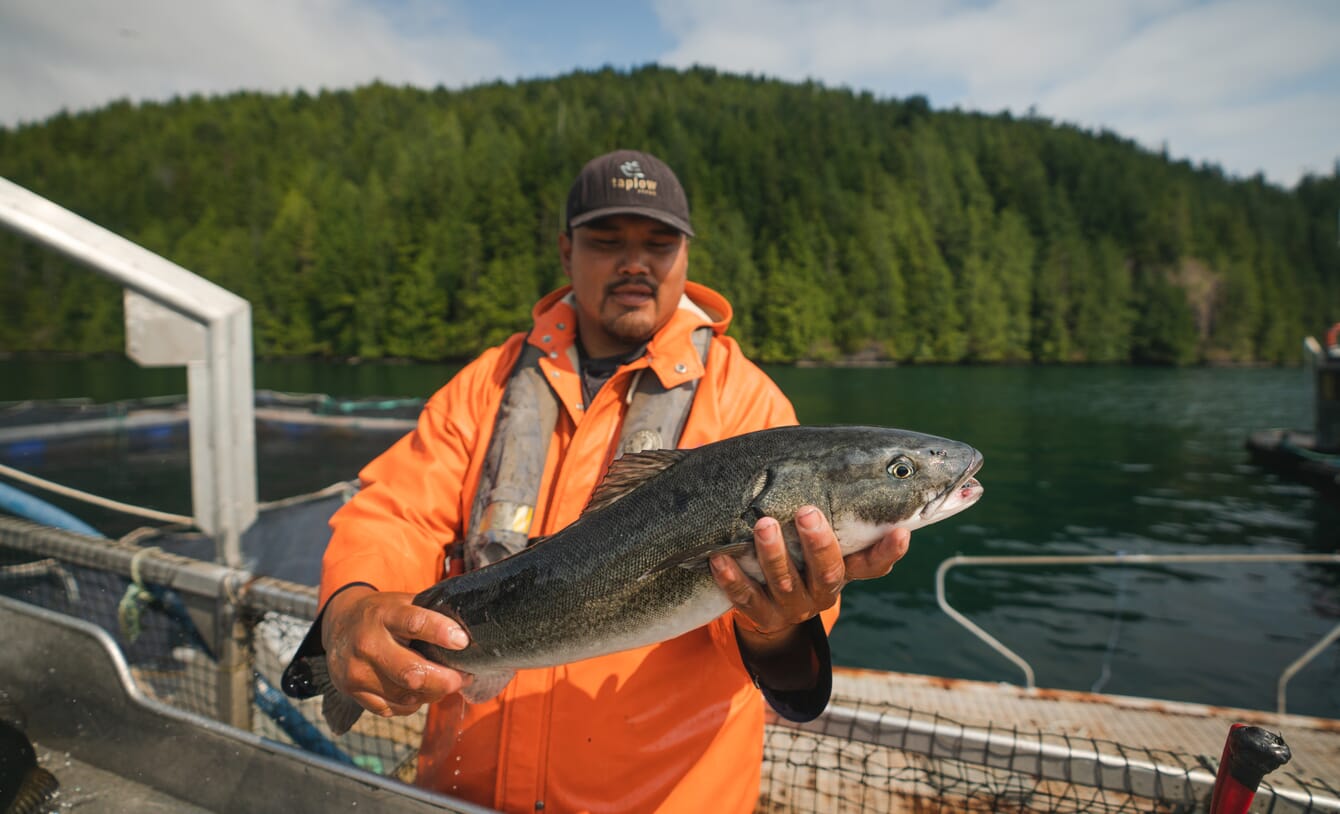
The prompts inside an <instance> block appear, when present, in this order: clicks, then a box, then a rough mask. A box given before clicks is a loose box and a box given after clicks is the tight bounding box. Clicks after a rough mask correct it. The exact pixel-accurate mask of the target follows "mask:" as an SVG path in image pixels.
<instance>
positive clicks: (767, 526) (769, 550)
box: [754, 517, 801, 604]
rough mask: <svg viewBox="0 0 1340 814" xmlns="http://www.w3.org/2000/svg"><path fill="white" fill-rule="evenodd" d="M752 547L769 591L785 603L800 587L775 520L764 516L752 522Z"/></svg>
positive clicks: (780, 601)
mask: <svg viewBox="0 0 1340 814" xmlns="http://www.w3.org/2000/svg"><path fill="white" fill-rule="evenodd" d="M754 548H755V553H756V554H757V555H758V564H759V566H760V567H761V568H762V569H763V578H764V580H766V581H767V583H768V590H769V592H771V593H772V596H773V599H775V600H776V601H778V602H779V603H782V604H786V603H787V601H788V599H789V597H790V595H791V594H792V593H794V592H795V591H796V590H798V589H799V588H800V587H801V585H800V573H799V572H798V571H797V570H796V567H795V564H794V563H792V562H791V555H790V554H788V553H787V551H786V540H784V539H783V538H782V527H781V526H780V525H778V524H777V521H776V520H774V519H773V518H771V517H764V518H762V519H760V520H759V521H758V522H757V523H755V524H754Z"/></svg>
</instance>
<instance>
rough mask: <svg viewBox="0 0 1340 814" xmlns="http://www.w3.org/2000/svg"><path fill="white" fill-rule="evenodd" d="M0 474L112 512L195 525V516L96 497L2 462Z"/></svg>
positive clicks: (164, 521)
mask: <svg viewBox="0 0 1340 814" xmlns="http://www.w3.org/2000/svg"><path fill="white" fill-rule="evenodd" d="M0 475H5V476H6V477H10V478H13V479H14V480H16V481H20V482H22V483H26V484H28V485H29V486H36V487H37V488H39V489H45V490H47V491H48V492H54V493H56V494H58V495H62V496H64V497H69V498H74V499H75V500H82V501H84V502H85V503H91V504H92V505H94V506H101V507H102V508H104V509H111V510H112V511H114V512H121V513H123V514H133V515H136V516H138V517H145V518H148V519H150V520H158V521H161V522H163V523H180V524H182V525H186V526H194V525H195V518H193V517H187V516H186V515H181V514H169V513H168V512H160V511H157V510H156V509H146V508H144V507H142V506H132V505H130V504H129V503H121V502H119V501H115V500H108V499H107V498H105V497H98V496H97V495H92V494H89V493H88V492H81V491H79V490H78V489H71V488H70V487H69V486H61V485H60V484H59V483H52V482H51V481H49V480H45V479H43V478H39V477H37V476H36V475H29V474H28V473H27V472H22V471H20V470H18V469H12V468H10V467H8V466H5V465H4V464H0Z"/></svg>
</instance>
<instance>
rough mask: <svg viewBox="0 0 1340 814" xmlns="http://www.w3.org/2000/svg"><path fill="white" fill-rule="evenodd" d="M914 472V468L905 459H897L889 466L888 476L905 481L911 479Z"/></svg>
mask: <svg viewBox="0 0 1340 814" xmlns="http://www.w3.org/2000/svg"><path fill="white" fill-rule="evenodd" d="M916 471H917V470H916V467H914V466H912V464H911V463H910V462H909V461H908V460H907V459H906V458H899V459H897V460H896V461H894V462H893V463H891V464H889V474H890V475H892V476H894V477H895V478H897V479H898V480H906V479H907V478H910V477H912V475H913V474H914V473H915V472H916Z"/></svg>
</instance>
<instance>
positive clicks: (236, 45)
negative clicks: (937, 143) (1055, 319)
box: [0, 0, 1340, 184]
mask: <svg viewBox="0 0 1340 814" xmlns="http://www.w3.org/2000/svg"><path fill="white" fill-rule="evenodd" d="M641 1H642V2H644V3H649V4H651V6H652V8H653V9H654V11H655V14H656V16H657V17H658V18H659V20H660V22H661V25H662V27H663V29H664V32H665V33H666V34H668V37H669V39H670V40H671V41H672V42H674V43H675V45H674V46H673V47H672V48H671V49H670V50H669V51H668V52H666V53H659V54H658V53H654V52H648V53H646V54H645V57H644V58H640V59H639V61H640V62H650V61H660V62H662V63H663V64H668V65H678V66H688V65H691V64H704V65H711V66H714V67H717V68H719V69H721V70H726V71H734V72H742V73H745V72H748V73H756V74H757V73H762V74H766V75H768V76H775V77H779V78H783V79H791V80H802V79H817V80H820V81H822V82H824V83H826V84H829V85H832V86H839V85H846V86H850V87H854V88H860V89H869V90H872V91H875V92H876V93H880V94H884V95H891V96H909V95H913V94H921V95H925V96H927V97H928V98H929V99H930V100H931V102H932V104H933V105H935V106H936V107H941V108H944V107H961V108H964V109H967V110H980V111H984V112H988V113H993V112H996V111H1000V110H1011V111H1013V112H1015V113H1016V114H1022V113H1024V112H1026V111H1027V110H1028V109H1029V108H1030V107H1034V106H1035V107H1036V109H1037V111H1038V112H1039V113H1041V114H1042V115H1045V116H1049V117H1051V118H1054V119H1057V120H1060V121H1066V122H1071V123H1074V124H1078V125H1081V126H1083V127H1089V128H1094V129H1097V128H1106V129H1110V130H1113V131H1115V132H1117V133H1120V134H1122V135H1125V136H1128V137H1130V138H1134V139H1136V140H1138V141H1140V142H1141V143H1143V144H1145V145H1146V146H1148V147H1150V148H1152V149H1158V148H1159V147H1161V146H1162V145H1164V144H1167V146H1168V148H1169V150H1170V152H1171V154H1172V155H1173V156H1176V157H1189V158H1191V159H1192V160H1193V161H1195V162H1197V163H1200V162H1202V161H1205V162H1210V163H1216V164H1219V165H1221V166H1222V167H1224V169H1225V170H1227V171H1228V172H1230V173H1233V174H1237V175H1244V176H1245V175H1251V174H1253V173H1255V172H1257V171H1264V172H1265V173H1266V175H1267V177H1269V178H1271V179H1272V180H1274V181H1277V182H1279V183H1283V184H1292V183H1293V182H1294V181H1295V180H1297V178H1298V177H1299V175H1300V173H1301V172H1303V171H1305V170H1312V171H1315V172H1321V173H1329V172H1330V171H1331V169H1332V167H1333V165H1334V162H1335V160H1336V158H1337V156H1338V155H1340V138H1337V135H1336V134H1337V133H1340V48H1337V47H1336V46H1335V43H1337V42H1340V6H1337V4H1336V0H1277V1H1276V2H1274V3H1263V2H1259V0H1126V2H1085V0H1079V2H1076V1H1075V0H827V2H824V3H814V2H808V0H641ZM466 3H467V0H283V1H282V2H273V0H230V2H227V3H200V2H189V0H116V1H115V2H97V1H94V0H0V126H4V125H12V124H15V123H18V122H21V121H33V120H38V119H41V118H45V117H46V116H49V115H51V114H52V113H54V112H56V110H57V109H59V108H60V107H62V106H64V107H67V108H70V109H75V110H77V109H83V108H87V107H95V106H99V105H103V104H106V103H107V102H109V101H111V100H112V99H116V98H130V99H131V100H133V101H140V100H144V99H165V98H168V97H170V96H172V95H174V94H189V93H206V94H210V93H226V92H230V91H234V90H238V89H250V90H266V91H274V90H291V89H295V88H298V87H302V88H306V89H308V90H316V89H319V88H323V87H326V88H344V87H352V86H355V85H359V84H364V83H367V82H370V81H372V80H373V79H382V80H383V81H387V82H391V83H394V84H400V83H411V84H415V85H421V86H431V85H436V84H445V85H447V86H450V87H459V86H462V85H465V84H469V83H473V82H478V81H484V80H491V79H494V78H498V77H502V78H511V77H514V76H517V75H519V74H520V71H518V70H517V66H519V65H525V66H526V73H527V75H545V74H548V75H555V74H559V73H565V72H567V71H571V70H574V69H577V68H594V67H598V66H599V65H601V64H605V63H606V62H609V61H614V62H618V63H626V62H627V61H628V58H629V52H628V48H627V41H626V38H620V37H619V36H617V32H616V34H615V35H614V36H613V38H612V39H609V40H608V41H607V40H606V39H605V38H604V37H602V36H601V35H599V34H598V33H592V27H591V25H590V21H589V20H583V19H581V15H582V14H583V9H582V7H581V4H580V3H579V4H577V5H576V6H573V7H568V6H563V5H553V4H546V3H542V2H539V0H531V3H530V5H527V6H523V7H522V8H521V9H520V10H518V9H516V8H514V7H510V6H509V7H507V8H506V9H505V10H504V9H501V8H499V7H496V6H490V5H485V4H474V5H466ZM636 11H637V10H635V13H636ZM585 13H586V15H587V16H588V17H590V16H591V15H593V14H595V12H594V11H593V10H590V9H587V10H586V12H585ZM472 15H473V20H472ZM518 15H522V16H524V18H525V20H526V21H527V23H528V25H526V26H522V28H524V29H525V30H526V31H528V32H530V33H529V34H523V33H517V31H518V26H517V24H516V18H517V16H518ZM607 16H608V10H607V9H606V10H604V11H603V12H602V18H604V17H607ZM472 22H473V23H475V24H478V25H481V26H491V28H483V29H480V30H490V31H492V32H495V33H492V34H491V35H490V36H489V37H486V36H483V35H481V34H480V33H478V32H477V31H472V30H471V28H470V26H471V24H472ZM537 31H541V32H543V35H544V37H545V39H544V40H543V41H537V34H536V32H537ZM621 47H622V50H620V48H621ZM602 48H603V49H605V50H604V51H602V50H601V49H602ZM614 55H618V56H617V58H616V57H615V56H614ZM579 60H585V61H584V62H579Z"/></svg>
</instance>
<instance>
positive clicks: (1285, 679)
mask: <svg viewBox="0 0 1340 814" xmlns="http://www.w3.org/2000/svg"><path fill="white" fill-rule="evenodd" d="M1337 639H1340V624H1338V625H1336V626H1335V627H1333V628H1331V632H1330V633H1327V634H1326V635H1325V636H1322V637H1321V639H1320V640H1318V641H1317V643H1316V644H1314V645H1312V646H1311V647H1309V648H1308V649H1307V651H1306V652H1304V653H1303V655H1301V656H1299V657H1298V658H1296V659H1294V660H1293V662H1291V663H1290V664H1289V666H1288V667H1285V668H1284V672H1283V673H1280V678H1279V684H1278V685H1276V688H1275V709H1276V710H1277V711H1278V712H1279V713H1280V714H1281V715H1283V714H1284V712H1285V710H1286V709H1287V708H1288V704H1287V703H1286V701H1285V699H1286V694H1285V693H1286V692H1287V688H1288V686H1289V682H1290V681H1292V680H1293V677H1294V676H1295V675H1297V674H1298V672H1299V671H1300V670H1302V669H1303V668H1304V667H1306V666H1307V665H1308V664H1309V663H1310V662H1311V661H1312V660H1313V659H1315V658H1316V657H1317V656H1320V655H1321V651H1323V650H1325V649H1326V648H1327V647H1329V646H1330V645H1331V644H1332V643H1333V642H1335V641H1336V640H1337Z"/></svg>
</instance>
